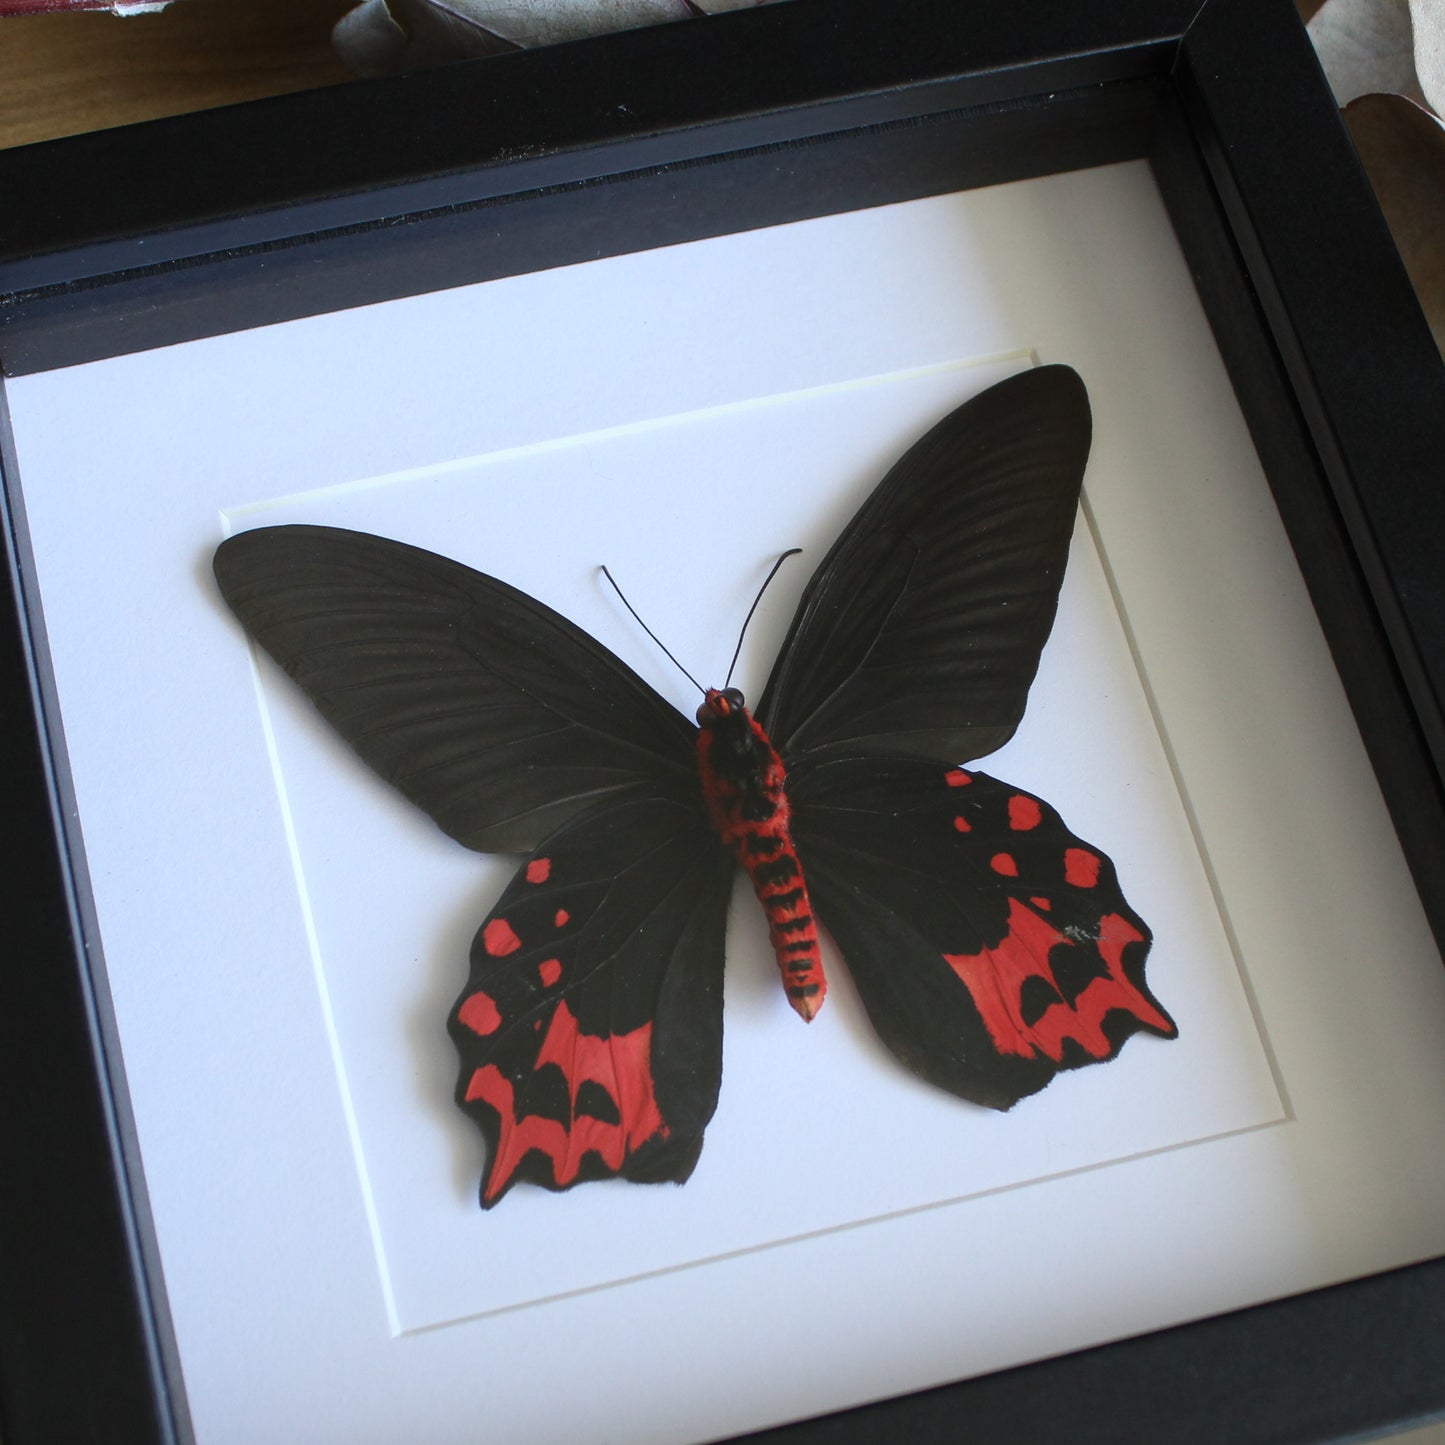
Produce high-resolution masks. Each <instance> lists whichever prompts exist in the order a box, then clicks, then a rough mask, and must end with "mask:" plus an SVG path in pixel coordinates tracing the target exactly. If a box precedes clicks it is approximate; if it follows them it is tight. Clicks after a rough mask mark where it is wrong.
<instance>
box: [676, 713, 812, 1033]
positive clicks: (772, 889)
mask: <svg viewBox="0 0 1445 1445" xmlns="http://www.w3.org/2000/svg"><path fill="white" fill-rule="evenodd" d="M697 718H698V724H699V728H700V731H699V733H698V738H697V762H698V771H699V773H700V774H701V777H702V790H703V796H704V798H705V799H706V800H707V808H708V815H709V817H710V818H711V819H712V824H713V827H714V828H716V829H717V831H718V835H719V836H720V837H721V838H722V840H723V842H724V843H726V844H727V846H728V847H729V848H730V849H731V850H732V852H733V855H734V856H735V857H736V858H737V860H738V862H739V863H740V864H741V865H742V868H743V870H744V871H745V872H746V873H747V875H748V877H749V879H751V881H752V885H753V892H754V893H756V894H757V896H758V902H759V903H761V904H762V905H763V912H764V913H765V914H766V915H767V919H768V935H769V937H770V938H771V939H772V944H773V952H774V954H776V956H777V960H778V968H779V970H780V972H781V973H782V975H783V986H784V988H785V989H786V991H787V995H788V1002H789V1003H791V1004H792V1006H793V1007H794V1008H795V1009H796V1010H797V1011H798V1013H800V1014H801V1015H802V1016H803V1018H804V1019H805V1020H811V1019H812V1018H813V1016H814V1015H815V1014H816V1013H817V1012H818V1009H819V1008H820V1007H821V1006H822V1003H823V996H824V995H825V994H826V993H827V991H828V984H827V980H826V979H825V978H824V976H823V960H822V956H821V954H820V953H819V951H818V929H817V925H816V924H815V922H814V920H813V908H812V904H811V903H810V902H809V901H808V888H807V884H806V882H805V881H804V879H803V867H802V864H801V863H800V862H799V861H798V853H797V849H796V848H794V846H793V838H792V833H791V832H790V830H789V813H788V797H787V793H786V792H785V791H784V788H783V780H784V770H783V762H782V759H781V758H780V757H779V756H778V754H777V750H776V749H775V748H774V747H773V745H772V743H771V742H769V740H768V735H767V734H766V733H765V732H764V731H763V730H762V728H761V727H760V726H759V724H758V723H757V722H756V720H755V719H754V718H753V716H752V715H751V714H750V713H749V712H748V710H747V708H746V706H745V705H744V703H743V696H742V694H741V693H740V692H738V691H737V689H736V688H724V689H718V688H710V689H709V690H708V692H707V694H706V697H705V700H704V701H703V704H702V706H701V707H700V708H699V709H698V714H697Z"/></svg>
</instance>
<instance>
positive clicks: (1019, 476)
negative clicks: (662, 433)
mask: <svg viewBox="0 0 1445 1445" xmlns="http://www.w3.org/2000/svg"><path fill="white" fill-rule="evenodd" d="M1091 434H1092V432H1091V421H1090V415H1089V403H1088V397H1087V394H1086V393H1085V391H1084V386H1083V383H1082V382H1081V381H1080V380H1079V378H1078V375H1077V374H1076V373H1075V372H1073V371H1072V370H1070V369H1069V368H1068V367H1063V366H1047V367H1040V368H1037V369H1034V370H1030V371H1025V372H1022V373H1020V374H1019V375H1018V376H1015V377H1011V378H1010V379H1009V380H1007V381H1004V382H1001V383H1000V384H999V385H997V386H995V387H992V388H991V389H990V390H988V391H986V392H984V393H982V394H981V395H980V396H977V397H975V398H974V399H973V400H972V401H969V402H966V403H965V404H964V405H963V406H961V407H959V408H958V409H957V410H955V411H954V412H952V413H950V414H949V415H948V416H947V417H945V418H944V419H943V420H942V421H941V422H939V423H938V425H937V426H935V427H934V428H933V429H932V430H931V431H930V432H928V433H927V434H926V435H925V436H924V437H923V438H922V439H921V440H920V441H918V442H917V443H915V444H914V446H913V447H911V448H910V449H909V451H908V452H907V453H905V455H904V456H903V457H902V459H901V460H900V461H899V462H898V463H897V464H896V465H895V466H894V467H893V469H892V470H891V471H890V472H889V473H888V475H887V476H886V477H885V478H884V480H883V481H882V482H881V483H880V484H879V486H878V487H877V489H876V490H875V491H874V492H873V494H872V495H871V496H870V497H869V499H868V501H867V502H865V503H864V504H863V507H862V508H861V509H860V510H859V512H858V513H857V515H856V516H855V517H854V518H853V520H852V521H851V522H850V523H849V524H848V526H847V528H845V530H844V531H843V534H842V535H841V536H840V537H839V539H838V541H837V543H836V544H835V545H834V546H833V548H832V550H831V551H830V552H829V553H828V555H827V556H826V557H825V558H824V560H823V562H822V563H821V565H820V566H819V567H818V570H817V571H816V572H815V573H814V574H813V578H812V580H811V581H810V582H809V584H808V586H807V589H806V591H805V592H804V595H803V601H802V605H801V606H800V608H799V610H798V614H797V617H796V618H795V619H794V621H793V625H792V628H791V629H790V631H789V633H788V637H787V640H786V641H785V643H784V644H783V649H782V652H781V653H780V654H779V657H778V661H777V664H776V666H775V667H774V669H773V674H772V677H771V678H770V680H769V682H768V686H767V688H766V690H765V691H764V693H763V696H762V698H761V699H760V701H759V704H758V707H757V710H756V711H757V716H758V720H759V721H760V722H761V723H762V725H763V726H764V727H765V728H766V729H767V730H768V732H769V734H770V735H771V737H772V739H773V742H774V743H775V744H776V745H777V746H778V748H779V749H780V750H781V752H782V753H783V756H784V758H785V759H786V760H787V761H788V762H789V763H790V765H791V763H792V762H793V761H794V760H795V759H798V758H801V757H803V756H808V755H812V756H816V755H818V754H820V753H822V752H825V751H826V752H832V753H839V752H853V753H856V752H907V753H912V754H916V755H921V756H925V757H936V758H942V759H945V760H949V761H960V760H968V759H973V758H977V757H982V756H984V755H985V754H987V753H990V752H993V751H994V749H996V748H999V747H1001V746H1002V745H1003V744H1004V743H1005V742H1006V741H1007V740H1008V738H1009V737H1010V736H1011V735H1012V734H1013V731H1014V729H1015V728H1016V727H1017V726H1018V722H1019V719H1020V718H1021V717H1022V716H1023V710H1024V703H1025V700H1026V698H1027V696H1028V689H1029V684H1030V683H1031V682H1032V681H1033V678H1034V674H1035V672H1036V671H1037V669H1038V663H1039V653H1040V651H1041V650H1042V648H1043V645H1044V641H1045V639H1046V638H1047V637H1048V634H1049V629H1050V628H1051V627H1052V625H1053V618H1054V610H1055V607H1056V606H1057V602H1058V594H1059V586H1060V584H1061V582H1062V581H1063V575H1064V565H1065V563H1066V561H1067V559H1068V551H1069V540H1070V538H1071V536H1072V535H1073V530H1074V522H1075V518H1076V515H1077V511H1078V497H1079V485H1080V482H1081V480H1082V477H1083V473H1084V463H1085V461H1086V460H1087V458H1088V453H1089V442H1090V438H1091Z"/></svg>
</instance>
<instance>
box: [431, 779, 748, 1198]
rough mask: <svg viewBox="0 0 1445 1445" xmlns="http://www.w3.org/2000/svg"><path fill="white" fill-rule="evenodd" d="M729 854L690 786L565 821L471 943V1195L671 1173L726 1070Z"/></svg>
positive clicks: (457, 1027)
mask: <svg viewBox="0 0 1445 1445" xmlns="http://www.w3.org/2000/svg"><path fill="white" fill-rule="evenodd" d="M732 874H733V865H732V859H731V858H730V857H729V856H728V854H727V852H726V851H725V850H724V849H723V846H722V844H721V843H720V842H719V841H718V839H717V837H716V835H715V834H714V833H713V832H712V830H711V829H710V828H709V827H708V825H707V822H706V820H705V818H704V817H703V816H702V815H701V813H700V812H699V810H698V809H697V808H696V807H695V806H692V804H691V802H690V800H688V799H686V798H680V799H673V798H668V797H663V796H656V795H653V796H649V795H647V794H635V795H631V796H627V797H623V798H618V799H610V800H609V801H608V802H607V803H606V804H605V805H603V806H602V807H600V808H598V809H595V810H593V811H591V812H588V813H585V814H583V815H582V816H580V817H578V818H574V819H572V820H570V821H569V822H567V823H566V824H564V825H563V826H562V827H561V828H560V829H559V830H558V831H557V832H556V833H554V834H553V835H552V836H551V837H550V838H548V839H546V840H545V841H544V842H543V843H542V845H541V846H540V847H539V848H538V849H537V851H536V852H535V853H534V854H533V855H532V857H530V858H529V859H528V860H527V861H526V863H524V864H523V865H522V867H521V868H520V869H519V871H518V872H517V874H516V876H515V877H514V878H513V880H512V882H511V884H510V885H509V886H508V888H507V890H506V891H505V892H504V893H503V895H502V897H501V899H500V900H499V901H498V903H497V905H496V907H495V908H494V909H493V910H492V913H491V914H490V916H489V917H488V918H487V919H486V921H485V922H484V923H483V924H482V926H481V928H480V929H479V930H478V932H477V936H476V940H475V942H474V943H473V945H472V959H471V977H470V979H469V980H468V983H467V987H466V989H465V990H464V991H463V993H462V995H461V997H460V998H459V999H458V1001H457V1004H456V1007H455V1008H454V1009H453V1011H452V1015H451V1019H450V1029H451V1034H452V1038H453V1040H454V1042H455V1043H456V1046H457V1049H458V1052H459V1054H460V1059H461V1071H460V1074H459V1076H458V1082H457V1102H458V1103H459V1104H460V1105H461V1107H462V1108H463V1109H464V1110H465V1111H466V1112H467V1113H468V1114H469V1115H471V1117H472V1118H473V1119H474V1120H475V1121H476V1122H477V1124H478V1125H479V1126H480V1128H481V1129H482V1132H483V1133H484V1134H485V1135H486V1138H487V1140H488V1143H489V1145H490V1149H489V1159H488V1164H487V1172H486V1176H485V1178H484V1180H483V1184H482V1203H483V1205H484V1206H487V1207H490V1206H491V1205H493V1204H495V1203H496V1202H497V1200H498V1199H500V1198H501V1196H502V1195H503V1194H504V1193H505V1192H506V1191H507V1189H509V1188H510V1187H511V1185H512V1184H513V1183H515V1182H516V1181H517V1180H518V1179H528V1180H531V1181H532V1182H534V1183H537V1184H541V1185H545V1186H546V1187H548V1188H551V1189H565V1188H567V1187H569V1186H570V1185H572V1184H575V1183H578V1182H580V1181H581V1180H585V1179H597V1178H604V1177H607V1176H609V1175H615V1174H620V1175H622V1176H624V1177H625V1178H628V1179H633V1180H643V1181H655V1180H663V1179H672V1180H677V1181H679V1182H680V1181H682V1180H684V1179H686V1178H687V1177H688V1175H689V1174H691V1172H692V1168H693V1165H694V1164H695V1163H696V1161H697V1156H698V1151H699V1150H700V1149H701V1147H702V1134H703V1129H704V1128H705V1126H706V1125H707V1122H708V1120H709V1119H710V1118H711V1117H712V1113H713V1109H714V1108H715V1106H716V1104H717V1093H718V1084H719V1080H720V1078H721V1073H722V971H723V953H724V944H723V940H724V933H725V929H726V921H727V907H728V900H729V898H730V896H731V891H732Z"/></svg>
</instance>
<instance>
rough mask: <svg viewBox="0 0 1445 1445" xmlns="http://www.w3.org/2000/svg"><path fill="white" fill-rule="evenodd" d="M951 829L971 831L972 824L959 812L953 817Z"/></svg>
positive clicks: (960, 831) (964, 831)
mask: <svg viewBox="0 0 1445 1445" xmlns="http://www.w3.org/2000/svg"><path fill="white" fill-rule="evenodd" d="M953 830H954V832H955V833H972V832H973V824H972V823H970V822H969V821H968V819H967V818H965V817H964V816H963V815H962V814H961V813H960V814H958V815H956V816H955V817H954V820H953Z"/></svg>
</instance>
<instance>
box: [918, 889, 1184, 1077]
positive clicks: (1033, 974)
mask: <svg viewBox="0 0 1445 1445" xmlns="http://www.w3.org/2000/svg"><path fill="white" fill-rule="evenodd" d="M1143 937H1144V935H1143V934H1142V933H1140V932H1139V930H1138V929H1137V928H1135V927H1134V925H1133V924H1132V923H1130V922H1129V920H1128V919H1127V918H1124V917H1122V916H1121V915H1119V914H1117V913H1110V914H1108V915H1106V916H1105V917H1104V918H1102V919H1100V920H1099V929H1098V948H1099V956H1100V958H1102V959H1103V961H1104V966H1105V968H1106V969H1107V970H1108V972H1107V973H1106V974H1105V975H1103V976H1102V977H1099V978H1094V979H1091V980H1090V981H1089V983H1088V984H1086V985H1085V987H1084V989H1083V990H1082V992H1080V993H1079V995H1078V996H1077V997H1076V998H1075V999H1074V1001H1073V1003H1072V1004H1070V1003H1066V1002H1064V999H1063V997H1062V995H1060V996H1059V998H1058V1002H1057V1003H1053V1004H1050V1005H1049V1006H1048V1007H1047V1008H1046V1009H1045V1010H1044V1012H1043V1014H1042V1016H1041V1017H1040V1018H1038V1019H1037V1020H1035V1022H1033V1023H1032V1024H1028V1023H1025V1022H1024V1019H1023V1012H1022V1008H1021V1003H1022V997H1023V988H1024V985H1025V983H1027V982H1028V980H1029V979H1031V978H1041V979H1043V981H1044V982H1045V983H1046V984H1048V985H1049V987H1050V988H1051V989H1053V990H1054V992H1055V993H1056V994H1057V993H1058V992H1059V991H1058V985H1057V982H1056V980H1055V978H1054V972H1053V969H1052V968H1051V967H1050V965H1049V951H1050V949H1052V948H1054V947H1055V946H1057V945H1060V944H1063V945H1066V946H1068V947H1076V946H1077V945H1075V944H1074V943H1072V942H1071V941H1070V940H1067V939H1065V937H1064V935H1063V934H1062V933H1060V932H1059V931H1058V930H1057V929H1056V928H1054V927H1053V926H1052V925H1051V924H1049V923H1047V922H1046V921H1045V920H1044V919H1042V918H1040V917H1039V916H1038V915H1037V914H1036V913H1034V912H1032V911H1031V910H1030V909H1028V908H1026V907H1025V906H1024V905H1023V904H1022V903H1020V902H1019V901H1018V899H1016V898H1011V899H1010V900H1009V920H1008V932H1007V933H1006V934H1005V935H1004V937H1003V938H1002V939H1001V940H1000V941H999V942H998V943H997V944H995V945H994V946H993V947H992V948H985V949H983V950H981V951H980V952H978V953H969V954H947V953H946V954H944V955H943V957H944V961H945V962H946V963H947V964H948V966H949V967H950V968H951V969H952V970H953V971H954V973H956V974H957V975H958V976H959V978H960V979H962V980H963V982H964V984H965V985H966V986H967V988H968V991H969V993H970V994H971V995H972V997H973V1001H974V1004H975V1005H976V1006H977V1008H978V1012H979V1016H980V1017H981V1018H982V1019H983V1023H984V1027H985V1028H986V1029H987V1030H988V1036H989V1038H990V1039H992V1040H993V1044H994V1047H995V1048H996V1049H998V1051H999V1052H1000V1053H1001V1054H1018V1055H1022V1056H1023V1057H1025V1058H1030V1057H1037V1056H1039V1055H1043V1056H1044V1057H1046V1058H1049V1059H1052V1060H1053V1061H1054V1063H1059V1062H1061V1061H1062V1060H1063V1057H1064V1044H1065V1042H1066V1041H1068V1040H1070V1039H1072V1040H1073V1041H1074V1042H1075V1043H1077V1044H1078V1045H1079V1046H1080V1047H1081V1048H1082V1049H1083V1050H1084V1052H1085V1053H1086V1054H1088V1055H1089V1057H1090V1058H1094V1059H1106V1058H1109V1057H1110V1056H1111V1055H1112V1054H1113V1053H1114V1049H1115V1046H1114V1045H1113V1044H1112V1043H1110V1041H1109V1039H1108V1038H1107V1036H1106V1035H1105V1033H1104V1029H1103V1023H1104V1019H1105V1018H1106V1017H1107V1016H1108V1015H1109V1014H1110V1013H1112V1012H1113V1011H1114V1010H1115V1009H1124V1010H1125V1011H1126V1012H1128V1013H1131V1014H1133V1015H1134V1017H1135V1018H1136V1019H1138V1020H1139V1022H1140V1023H1142V1024H1143V1025H1145V1027H1147V1028H1150V1029H1153V1030H1155V1031H1156V1032H1158V1033H1162V1034H1164V1035H1166V1036H1167V1037H1169V1038H1173V1037H1174V1035H1175V1033H1176V1032H1177V1031H1176V1029H1175V1027H1174V1024H1173V1023H1172V1021H1171V1020H1169V1019H1168V1018H1166V1017H1165V1016H1164V1014H1162V1013H1161V1012H1160V1011H1159V1010H1158V1009H1157V1008H1155V1006H1154V1005H1153V1004H1152V1003H1150V1002H1149V1000H1148V999H1147V998H1145V997H1144V995H1143V994H1142V993H1140V992H1139V990H1138V989H1137V988H1135V986H1134V985H1133V984H1132V983H1130V982H1129V980H1128V979H1127V978H1126V977H1125V976H1124V962H1123V960H1124V949H1125V947H1126V946H1127V945H1129V944H1130V943H1138V942H1141V941H1142V940H1143Z"/></svg>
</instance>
